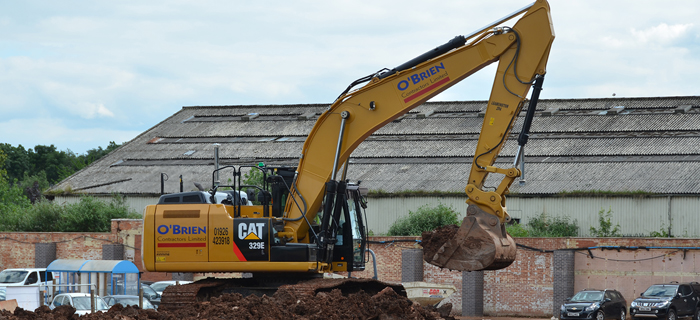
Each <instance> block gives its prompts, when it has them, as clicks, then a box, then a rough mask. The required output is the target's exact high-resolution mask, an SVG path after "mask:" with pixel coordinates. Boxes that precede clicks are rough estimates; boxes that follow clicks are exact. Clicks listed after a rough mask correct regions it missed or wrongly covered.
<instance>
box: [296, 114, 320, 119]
mask: <svg viewBox="0 0 700 320" xmlns="http://www.w3.org/2000/svg"><path fill="white" fill-rule="evenodd" d="M315 116H316V112H307V113H304V114H300V115H298V116H297V120H310V119H311V118H313V117H315Z"/></svg>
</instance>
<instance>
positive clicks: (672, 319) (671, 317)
mask: <svg viewBox="0 0 700 320" xmlns="http://www.w3.org/2000/svg"><path fill="white" fill-rule="evenodd" d="M666 320H677V318H676V310H673V309H668V313H667V314H666Z"/></svg>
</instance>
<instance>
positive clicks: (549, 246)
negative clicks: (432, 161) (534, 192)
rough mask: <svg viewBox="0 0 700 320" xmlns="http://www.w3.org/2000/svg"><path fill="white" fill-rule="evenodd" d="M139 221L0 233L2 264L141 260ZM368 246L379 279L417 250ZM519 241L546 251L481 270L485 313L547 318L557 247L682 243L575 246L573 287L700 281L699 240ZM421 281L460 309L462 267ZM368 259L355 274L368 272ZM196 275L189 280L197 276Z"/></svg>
mask: <svg viewBox="0 0 700 320" xmlns="http://www.w3.org/2000/svg"><path fill="white" fill-rule="evenodd" d="M140 232H141V220H114V221H112V231H111V232H109V233H31V232H30V233H15V232H10V233H0V268H2V269H6V268H26V267H33V266H34V263H35V262H34V257H35V252H34V248H35V244H36V243H56V258H57V259H100V258H101V257H102V245H103V244H122V245H123V246H124V251H125V253H124V255H125V258H126V259H127V260H132V261H134V263H135V264H136V266H137V267H139V269H141V270H142V264H141V250H140V248H141V234H140ZM370 240H371V241H372V243H371V244H370V245H369V249H371V250H372V251H373V252H374V253H375V255H376V256H377V269H378V278H379V279H380V280H383V281H388V282H401V269H402V266H401V260H402V250H403V249H417V248H420V245H419V244H418V242H417V241H416V240H419V238H417V237H371V238H370ZM516 241H517V243H518V244H521V245H525V246H528V247H533V248H538V249H542V250H550V251H549V252H539V251H532V250H527V249H523V248H520V249H518V253H517V258H516V260H515V262H513V264H512V265H511V266H509V267H508V268H505V269H502V270H495V271H484V296H483V299H484V305H483V312H484V315H486V316H525V317H550V316H552V315H553V309H554V308H555V306H554V304H553V298H554V292H553V288H554V280H553V279H554V277H553V274H554V272H553V267H554V265H553V253H552V252H551V250H555V249H571V248H583V247H596V246H627V247H641V246H646V247H687V248H692V249H690V250H681V249H649V250H645V249H637V250H625V249H620V250H619V251H618V250H601V249H593V250H591V251H590V254H592V255H593V257H591V256H590V255H589V252H588V251H587V250H582V251H576V252H575V254H574V291H578V290H582V289H584V288H601V289H602V288H615V289H618V290H620V292H622V294H623V296H625V298H626V299H627V302H628V304H629V302H631V301H632V300H633V299H634V298H635V297H637V296H639V293H640V292H641V291H643V290H644V289H646V288H647V287H648V286H649V285H651V284H653V283H659V282H668V281H679V282H683V281H685V282H687V281H700V240H699V239H674V238H671V239H661V238H518V239H516ZM423 269H424V275H423V281H426V282H433V283H443V284H452V285H454V286H455V287H456V288H457V292H456V293H455V294H454V295H452V296H451V297H450V298H448V299H446V302H450V303H452V304H453V310H454V311H455V312H456V313H457V314H460V313H461V301H462V297H461V292H462V272H459V271H449V270H442V269H440V268H437V267H435V266H432V265H429V264H427V263H424V265H423ZM373 275H374V271H373V267H372V261H371V259H370V261H369V262H368V264H367V267H366V270H365V271H363V272H355V273H353V274H352V276H354V277H362V278H371V277H372V276H373ZM196 278H197V277H196V275H195V279H196ZM142 279H144V280H150V281H158V280H168V279H172V274H170V273H161V272H144V273H143V274H142Z"/></svg>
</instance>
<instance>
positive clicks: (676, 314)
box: [630, 281, 700, 320]
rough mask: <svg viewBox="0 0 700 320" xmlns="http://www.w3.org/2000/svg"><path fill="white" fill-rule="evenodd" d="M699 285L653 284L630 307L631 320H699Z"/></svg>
mask: <svg viewBox="0 0 700 320" xmlns="http://www.w3.org/2000/svg"><path fill="white" fill-rule="evenodd" d="M698 308H700V283H697V282H691V283H678V282H675V281H674V282H671V283H666V284H655V285H652V286H650V287H649V288H647V290H646V291H644V292H642V294H641V295H640V297H639V298H637V299H634V301H632V304H631V305H630V315H631V316H632V319H633V320H637V319H641V318H656V319H667V320H677V319H678V318H682V317H694V319H695V320H698V319H700V311H699V310H698Z"/></svg>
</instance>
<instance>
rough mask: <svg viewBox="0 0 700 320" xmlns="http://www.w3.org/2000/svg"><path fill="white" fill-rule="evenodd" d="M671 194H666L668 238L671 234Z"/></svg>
mask: <svg viewBox="0 0 700 320" xmlns="http://www.w3.org/2000/svg"><path fill="white" fill-rule="evenodd" d="M671 198H672V197H671V196H668V237H669V238H670V237H671V236H672V235H671V220H672V219H671Z"/></svg>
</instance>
